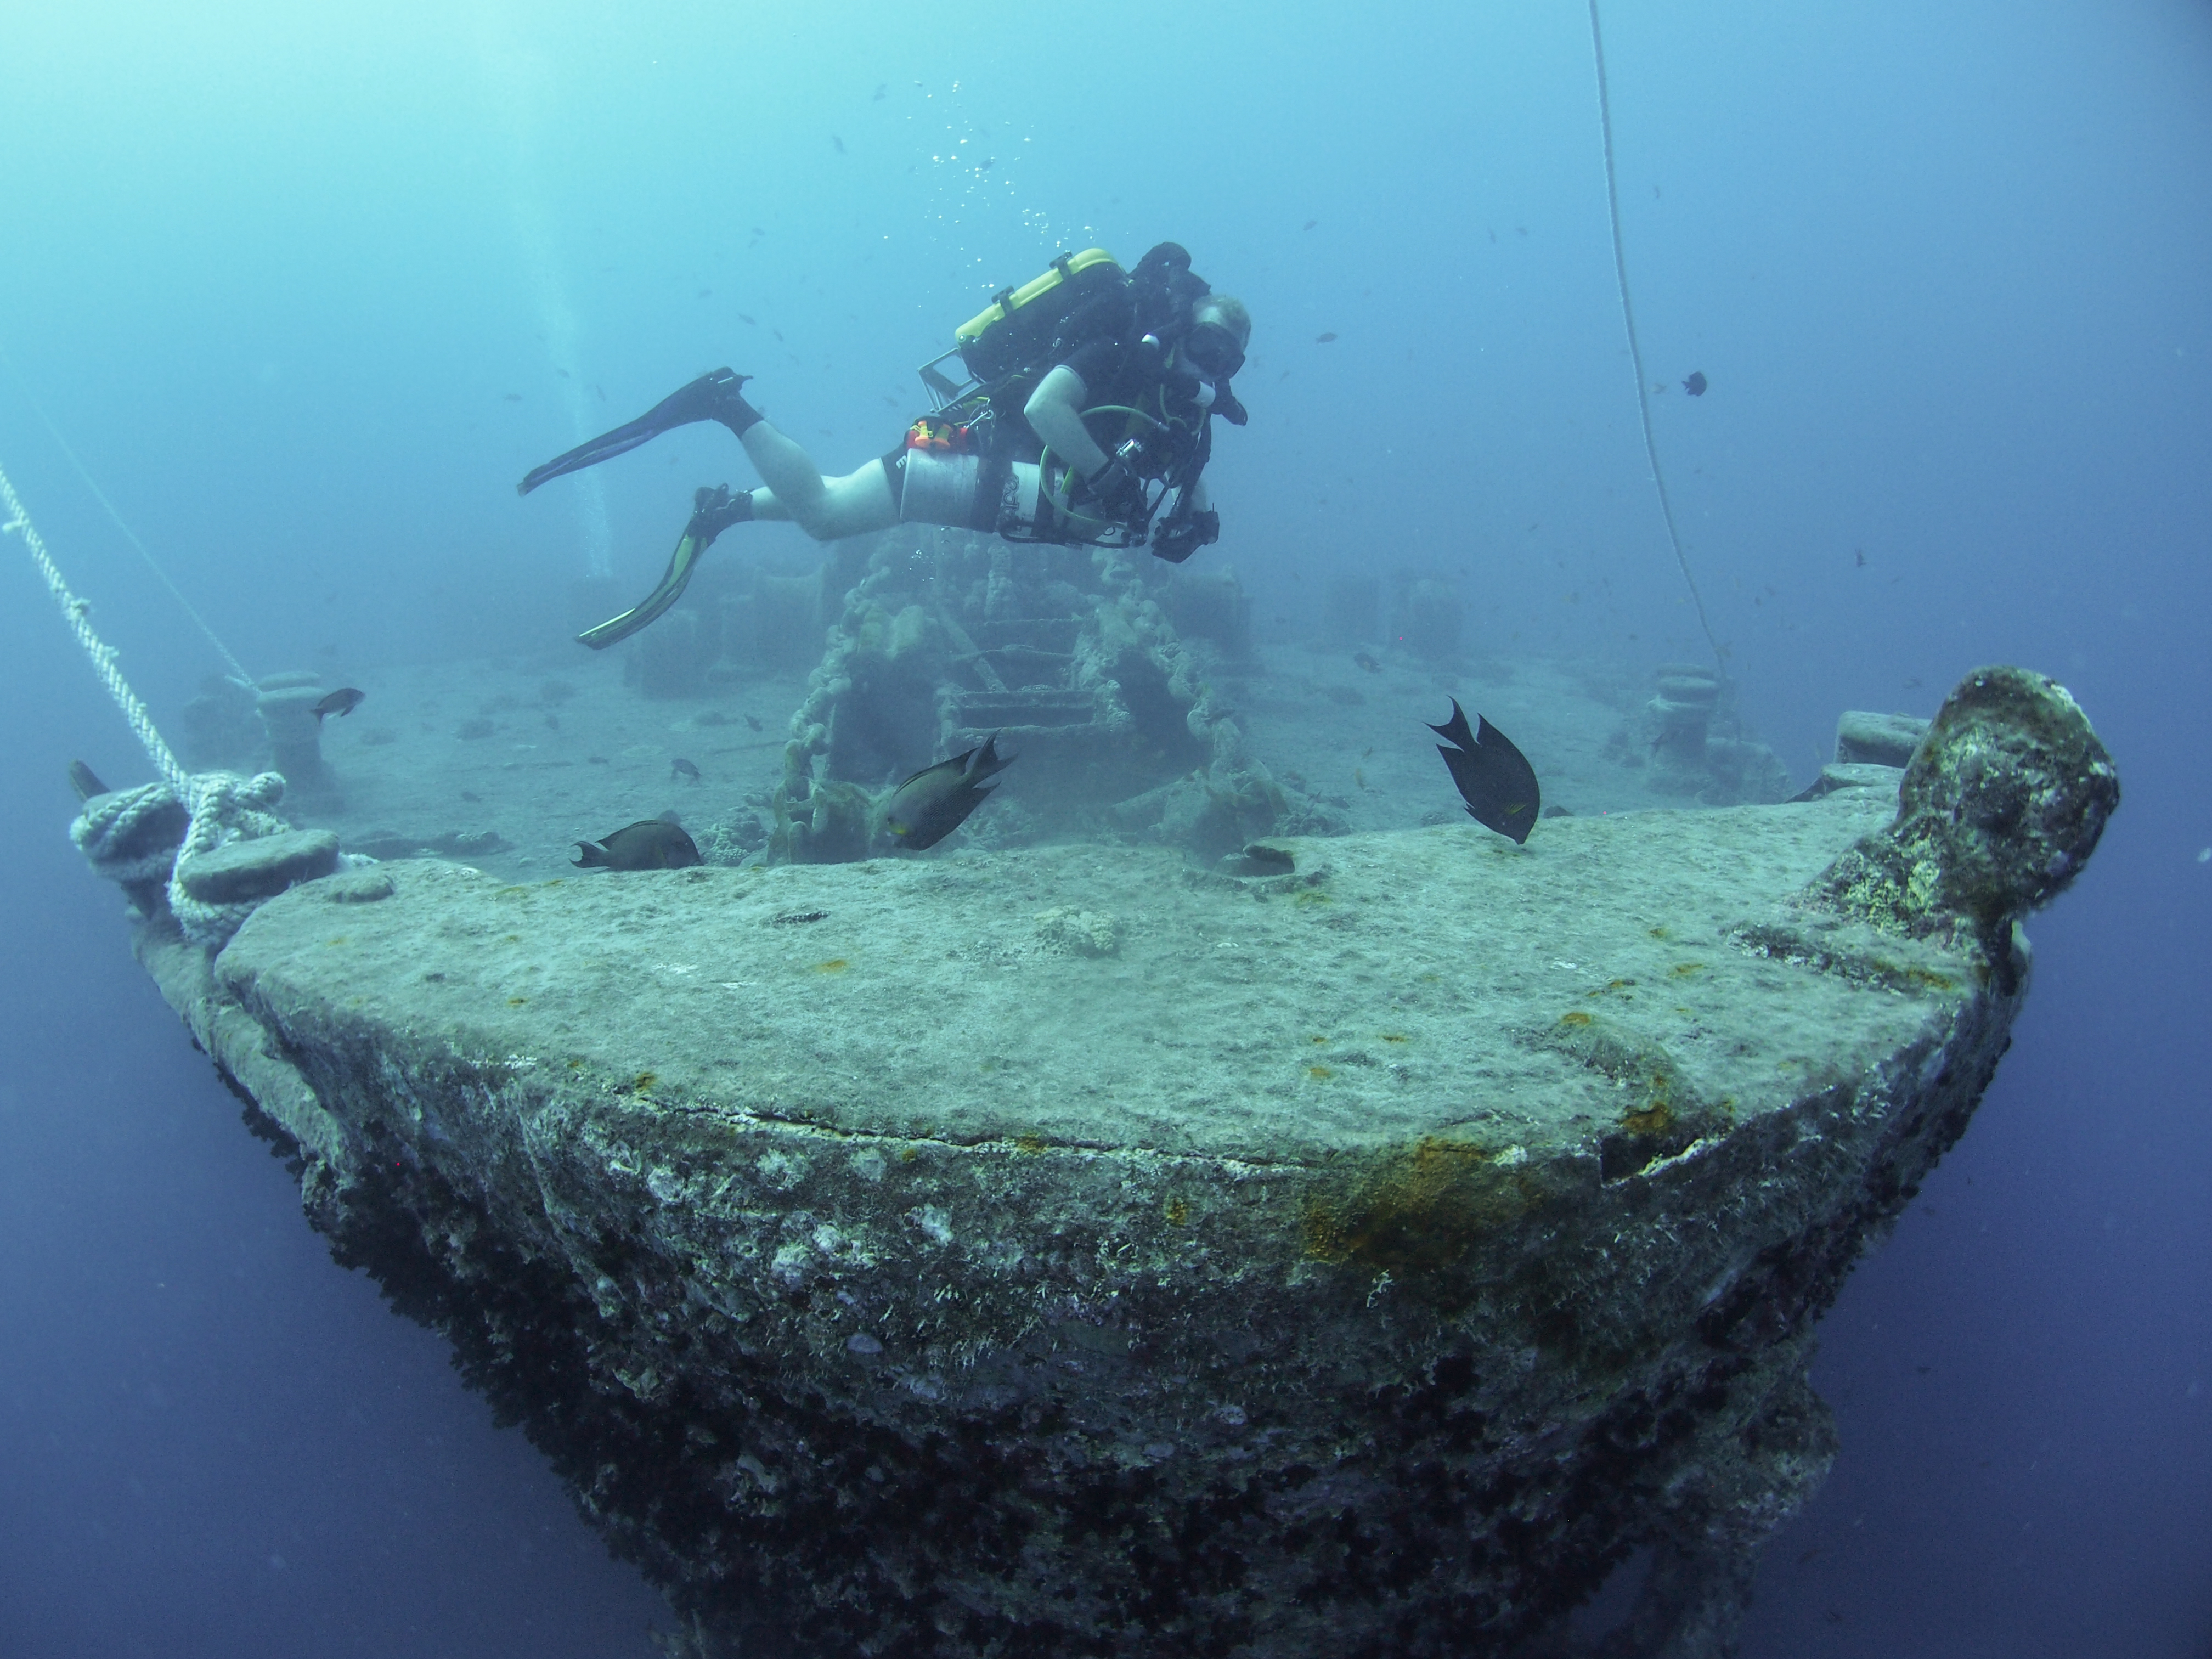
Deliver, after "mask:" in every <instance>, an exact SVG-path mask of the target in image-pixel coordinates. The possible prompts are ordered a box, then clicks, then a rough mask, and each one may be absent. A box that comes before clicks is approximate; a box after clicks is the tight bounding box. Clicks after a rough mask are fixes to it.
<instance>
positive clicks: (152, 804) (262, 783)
mask: <svg viewBox="0 0 2212 1659" xmlns="http://www.w3.org/2000/svg"><path fill="white" fill-rule="evenodd" d="M0 502H4V503H5V504H6V507H7V510H8V519H7V522H6V523H4V524H0V535H4V534H7V533H8V532H15V533H17V534H20V535H21V537H22V538H23V545H24V546H25V547H27V548H28V549H29V550H30V551H31V560H32V562H33V563H34V564H36V565H37V566H38V567H39V574H40V575H41V576H43V577H45V578H46V591H47V592H50V593H52V595H53V596H54V603H55V604H56V605H58V606H60V607H61V613H62V620H63V621H64V622H66V623H68V624H69V626H70V632H71V633H73V634H75V635H76V642H77V643H78V644H79V645H80V646H82V647H84V654H85V655H86V656H87V657H88V658H89V659H91V661H92V666H93V671H94V673H96V674H98V675H99V676H100V684H102V685H105V686H106V688H107V695H108V696H111V697H112V698H114V699H115V706H116V707H117V708H119V709H121V710H122V711H123V718H124V719H125V720H128V721H130V723H131V731H132V732H136V733H137V737H138V741H139V744H141V745H142V746H143V748H144V749H145V750H146V755H147V758H148V759H149V760H151V761H152V762H153V763H154V769H155V771H157V772H159V773H160V774H161V782H160V783H158V784H155V783H149V784H144V785H142V786H140V787H138V788H137V789H128V790H121V791H118V792H115V793H110V794H106V795H101V796H99V797H96V798H95V800H94V802H91V803H88V805H87V808H86V810H85V811H84V812H82V814H80V815H79V817H78V818H77V820H76V823H73V824H71V825H70V839H71V840H73V841H75V842H76V844H77V846H78V848H80V849H81V850H82V852H83V853H84V854H85V856H86V857H87V858H88V859H90V860H92V862H93V866H94V868H95V869H98V870H99V871H100V872H101V873H102V874H103V875H106V876H107V877H108V878H111V879H112V880H115V881H118V882H121V883H124V884H125V885H126V887H129V886H132V885H134V884H151V883H155V882H161V883H163V884H165V888H166V891H165V893H164V895H163V896H165V897H166V899H167V903H168V906H169V909H170V912H171V914H172V915H174V916H175V917H176V919H177V922H178V925H179V927H182V928H183V930H184V933H185V937H186V938H188V939H191V940H192V941H193V943H195V944H197V945H200V946H201V947H202V948H203V949H205V950H209V951H218V950H221V949H222V946H223V945H224V944H225V943H227V942H228V939H229V938H230V936H231V935H232V934H233V933H236V932H237V931H238V929H239V927H240V924H241V923H242V922H244V921H245V920H246V917H247V916H249V915H252V914H253V910H254V908H255V905H256V904H257V903H258V901H241V902H235V903H212V902H207V901H204V900H201V899H197V898H194V897H193V896H191V893H190V892H188V891H187V890H185V884H184V883H183V881H182V880H181V879H180V878H179V875H178V872H179V871H180V870H182V868H183V867H184V865H185V860H188V859H191V858H192V857H195V856H197V855H198V854H204V853H210V852H213V851H214V850H215V849H216V848H219V847H223V846H227V845H228V844H229V843H230V842H234V841H254V840H258V839H259V838H260V837H262V836H273V835H277V834H280V833H281V832H283V831H284V830H286V829H290V828H291V825H289V824H288V823H285V822H284V820H283V819H282V818H280V817H276V814H275V813H274V812H273V811H270V808H272V807H274V806H275V805H276V803H277V801H278V800H280V799H283V793H284V780H283V777H282V776H280V775H278V774H276V773H275V772H264V773H261V774H260V775H258V776H255V777H252V778H242V777H240V776H238V775H236V774H235V773H231V772H203V773H199V774H197V775H195V774H192V773H190V772H187V771H185V769H184V768H183V767H182V766H180V765H179V764H178V762H177V757H175V756H174V755H173V754H172V753H170V752H169V745H168V744H166V743H164V742H162V741H161V732H158V731H156V730H155V727H154V717H153V716H152V715H150V714H148V713H147V712H146V705H145V704H144V703H143V702H139V701H138V698H137V694H136V693H135V692H133V691H132V690H131V687H130V686H129V685H128V684H125V680H124V678H123V671H122V670H121V669H119V668H118V667H117V666H116V665H115V648H114V647H112V646H111V645H109V644H107V643H106V641H104V640H102V639H101V638H100V635H98V634H96V633H94V631H93V628H92V623H91V622H90V621H89V620H88V617H89V615H90V612H91V610H92V607H91V606H90V605H88V604H87V603H86V602H85V601H84V600H82V599H79V598H77V596H76V594H75V593H72V592H70V586H69V584H68V583H67V582H66V581H64V580H62V573H61V571H60V569H59V568H58V567H57V566H56V565H55V563H54V562H53V560H52V557H51V556H49V555H48V554H47V552H46V541H45V539H44V538H42V537H41V536H40V534H39V530H38V526H36V525H34V524H33V523H32V522H31V515H30V513H27V511H25V510H24V507H23V501H22V498H21V496H19V495H16V494H15V484H14V483H13V482H12V481H11V480H10V479H9V477H8V473H7V470H6V469H5V468H4V467H0ZM172 799H173V800H175V801H178V802H180V803H182V805H184V808H185V812H186V814H187V822H186V823H185V826H184V828H183V831H182V834H181V836H179V842H178V843H177V844H171V843H170V841H169V837H170V836H177V835H178V834H179V832H178V829H177V826H176V824H175V823H174V822H173V819H170V820H169V821H167V823H165V822H164V813H165V811H167V812H173V810H174V809H173V808H166V807H165V805H164V803H165V802H166V801H167V800H172ZM142 902H145V903H152V902H153V901H152V900H151V899H146V900H143V901H142Z"/></svg>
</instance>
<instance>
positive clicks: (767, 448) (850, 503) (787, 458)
mask: <svg viewBox="0 0 2212 1659" xmlns="http://www.w3.org/2000/svg"><path fill="white" fill-rule="evenodd" d="M739 441H740V442H742V443H743V444H744V447H745V453H746V454H747V455H748V456H750V458H751V459H752V464H753V465H755V466H756V467H757V468H758V469H759V470H760V475H761V477H763V478H764V479H765V480H767V483H768V488H767V489H756V490H755V491H753V517H755V518H756V519H787V520H790V521H791V522H793V523H794V524H796V525H797V526H799V528H800V529H801V530H804V531H805V532H806V533H807V534H808V535H810V536H811V537H812V538H814V539H815V540H816V541H817V542H834V541H838V540H841V539H842V538H845V537H847V536H864V535H866V534H867V533H868V532H870V531H872V530H888V529H890V527H891V526H893V525H895V524H896V523H897V522H898V502H897V501H896V500H895V499H894V498H893V497H892V495H891V485H890V479H889V478H888V477H885V476H884V468H883V463H882V462H880V461H870V462H869V463H868V464H867V465H866V466H864V467H862V468H861V469H860V471H857V472H848V473H847V474H846V475H845V476H844V477H842V478H824V477H823V476H822V471H821V469H820V468H819V467H817V466H816V465H814V461H813V458H812V457H811V456H810V455H808V454H807V453H806V452H805V450H803V449H801V448H800V447H799V446H798V445H797V444H795V443H793V442H792V441H791V440H790V439H788V438H787V437H785V436H784V435H783V434H782V433H781V432H778V431H777V430H776V429H775V428H774V427H772V426H770V425H769V423H768V422H766V421H763V422H760V423H759V424H758V425H757V426H754V427H751V428H749V429H748V430H747V431H746V433H745V435H744V438H742V439H741V440H739Z"/></svg>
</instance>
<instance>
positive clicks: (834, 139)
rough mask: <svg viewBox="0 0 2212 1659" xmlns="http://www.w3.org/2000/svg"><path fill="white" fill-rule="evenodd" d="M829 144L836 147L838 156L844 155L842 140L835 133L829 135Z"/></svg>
mask: <svg viewBox="0 0 2212 1659" xmlns="http://www.w3.org/2000/svg"><path fill="white" fill-rule="evenodd" d="M829 142H830V143H833V144H835V145H836V146H837V154H838V155H843V154H844V153H845V141H844V140H843V139H842V138H840V137H838V136H837V135H836V133H834V132H833V133H831V134H830V135H829Z"/></svg>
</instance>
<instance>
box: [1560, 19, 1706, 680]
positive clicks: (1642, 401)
mask: <svg viewBox="0 0 2212 1659" xmlns="http://www.w3.org/2000/svg"><path fill="white" fill-rule="evenodd" d="M1589 21H1590V53H1591V55H1592V56H1593V57H1594V58H1595V59H1596V60H1597V121H1598V131H1599V132H1600V134H1601V135H1602V137H1603V138H1604V141H1605V206H1606V212H1607V216H1609V218H1610V220H1611V222H1612V225H1613V280H1614V282H1615V283H1617V284H1618V285H1619V287H1620V319H1621V321H1622V323H1623V324H1625V325H1626V327H1627V331H1628V362H1629V366H1630V368H1632V369H1633V370H1634V371H1635V373H1636V413H1637V416H1638V419H1639V420H1641V421H1642V422H1643V425H1644V455H1645V457H1646V459H1649V460H1650V464H1651V483H1652V486H1653V487H1654V488H1655V489H1656V490H1657V491H1658V493H1659V516H1660V517H1661V518H1662V519H1664V520H1666V522H1667V541H1668V545H1669V546H1671V547H1672V548H1673V549H1674V562H1675V563H1676V564H1678V565H1680V567H1681V570H1682V585H1683V586H1685V587H1686V588H1688V589H1689V590H1690V603H1691V604H1692V605H1695V606H1696V607H1697V611H1698V626H1699V628H1700V629H1703V630H1704V631H1705V643H1706V644H1707V645H1708V646H1710V647H1711V648H1712V653H1713V660H1714V661H1715V662H1717V663H1719V664H1720V665H1721V666H1722V668H1723V670H1725V669H1726V668H1727V666H1728V656H1727V653H1725V652H1723V650H1722V649H1721V642H1720V641H1718V640H1717V639H1715V638H1714V637H1713V625H1712V623H1711V621H1709V620H1708V619H1707V617H1706V616H1705V599H1704V596H1703V595H1701V594H1700V593H1699V592H1698V579H1697V578H1696V577H1695V576H1693V575H1692V574H1690V556H1689V555H1688V554H1686V553H1685V552H1684V551H1683V550H1682V537H1681V532H1679V531H1678V530H1676V529H1675V528H1674V503H1673V502H1672V501H1669V500H1668V496H1667V475H1666V473H1665V472H1664V471H1662V470H1661V468H1660V465H1659V443H1658V441H1657V440H1656V438H1654V437H1653V436H1652V435H1651V394H1650V389H1649V387H1648V386H1646V385H1645V383H1644V348H1643V347H1642V346H1641V345H1640V344H1639V343H1638V341H1637V338H1636V307H1635V306H1634V305H1632V303H1630V301H1629V297H1628V256H1627V254H1626V252H1624V251H1623V250H1622V246H1621V240H1620V185H1618V183H1617V182H1616V180H1615V179H1614V170H1613V100H1612V99H1611V98H1610V97H1608V96H1607V92H1606V85H1605V37H1604V35H1603V34H1602V33H1601V32H1600V30H1599V28H1598V21H1597V0H1589Z"/></svg>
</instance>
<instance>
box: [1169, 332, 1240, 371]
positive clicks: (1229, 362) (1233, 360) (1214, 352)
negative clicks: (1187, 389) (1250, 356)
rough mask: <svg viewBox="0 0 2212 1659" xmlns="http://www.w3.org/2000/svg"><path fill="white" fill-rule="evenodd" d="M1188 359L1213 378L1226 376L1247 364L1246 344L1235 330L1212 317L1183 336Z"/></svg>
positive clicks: (1184, 357)
mask: <svg viewBox="0 0 2212 1659" xmlns="http://www.w3.org/2000/svg"><path fill="white" fill-rule="evenodd" d="M1182 355H1183V359H1184V361H1185V362H1188V363H1189V365H1190V366H1191V367H1192V368H1194V369H1196V370H1197V371H1198V372H1199V373H1200V374H1203V375H1205V376H1206V379H1208V380H1228V379H1229V378H1230V377H1231V375H1233V374H1236V373H1237V370H1238V369H1240V368H1243V367H1244V347H1243V343H1241V342H1240V341H1239V340H1238V339H1237V335H1236V332H1235V331H1234V330H1232V329H1231V328H1229V327H1228V326H1227V325H1225V324H1222V323H1217V322H1214V321H1212V320H1211V319H1208V320H1206V321H1204V322H1200V323H1196V324H1194V325H1192V327H1191V331H1190V332H1189V333H1188V334H1187V335H1185V336H1184V337H1183V343H1182Z"/></svg>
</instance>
